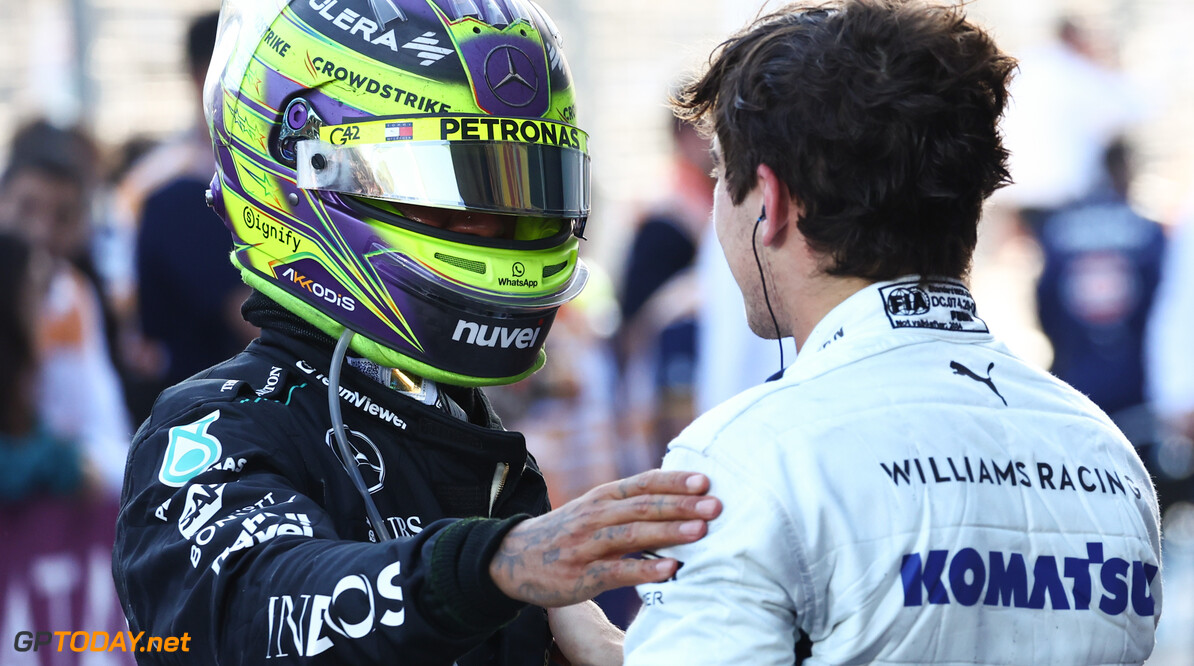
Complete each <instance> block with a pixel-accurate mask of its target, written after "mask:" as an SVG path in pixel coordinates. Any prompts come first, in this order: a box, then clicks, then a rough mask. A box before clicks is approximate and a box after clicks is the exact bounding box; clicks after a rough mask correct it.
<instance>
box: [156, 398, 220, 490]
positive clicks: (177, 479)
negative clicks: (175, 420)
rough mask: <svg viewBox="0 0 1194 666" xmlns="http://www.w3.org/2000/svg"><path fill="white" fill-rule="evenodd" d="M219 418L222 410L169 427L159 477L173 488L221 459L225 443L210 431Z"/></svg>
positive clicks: (179, 486)
mask: <svg viewBox="0 0 1194 666" xmlns="http://www.w3.org/2000/svg"><path fill="white" fill-rule="evenodd" d="M219 418H220V410H218V409H217V410H216V411H214V412H212V413H211V414H208V415H207V416H205V417H203V418H201V419H199V420H198V421H196V422H194V423H191V424H189V425H181V426H175V427H173V428H171V429H170V443H169V444H168V445H167V447H166V457H165V459H164V460H162V469H161V470H160V471H159V472H158V479H159V480H160V481H161V482H162V483H164V484H166V485H167V486H172V487H174V488H181V487H183V485H185V484H186V482H187V481H190V480H191V479H192V478H194V477H195V476H196V475H198V474H199V473H200V472H202V471H203V470H205V469H207V468H208V467H210V466H211V465H213V464H214V463H215V462H216V461H218V460H219V459H220V454H221V453H222V452H223V447H222V446H221V445H220V440H219V439H216V437H215V435H212V434H210V433H208V429H209V428H210V427H211V424H213V423H215V422H216V421H217V420H218V419H219Z"/></svg>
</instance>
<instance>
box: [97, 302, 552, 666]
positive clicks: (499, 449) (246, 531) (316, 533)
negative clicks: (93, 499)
mask: <svg viewBox="0 0 1194 666" xmlns="http://www.w3.org/2000/svg"><path fill="white" fill-rule="evenodd" d="M244 313H245V317H246V318H247V319H248V320H249V321H251V322H252V323H254V324H256V325H258V326H260V327H261V328H262V335H261V337H260V339H258V340H256V341H254V342H253V343H252V344H250V345H249V347H248V348H247V349H246V350H245V351H244V352H242V353H241V354H239V355H237V356H235V357H233V358H232V359H230V360H229V361H227V362H225V363H222V364H220V365H217V366H215V367H214V368H211V369H210V370H207V371H205V372H203V373H200V374H199V375H196V376H195V377H192V378H191V379H189V380H187V381H185V382H183V383H181V384H179V385H177V386H175V387H173V388H171V389H168V390H167V391H165V392H164V393H163V394H162V395H161V397H160V398H159V399H158V400H157V403H156V404H155V405H154V408H153V412H152V414H151V415H150V417H149V419H148V420H147V421H146V422H145V424H144V425H142V426H141V428H140V430H139V431H138V432H137V434H136V436H135V438H134V441H133V445H132V448H131V449H130V451H129V456H128V468H127V472H126V476H125V482H124V492H123V497H122V499H121V512H120V518H119V523H118V528H117V536H116V547H115V551H114V554H113V562H112V570H113V574H114V576H115V579H116V586H117V590H118V592H119V595H120V600H121V603H122V605H123V607H124V612H125V615H126V616H127V617H128V621H129V627H130V629H131V630H132V631H133V634H134V635H136V633H137V632H140V631H144V632H145V635H146V636H161V637H171V636H177V637H180V638H181V637H183V635H184V634H187V635H189V637H190V640H189V652H186V653H183V652H181V651H178V652H174V653H167V652H161V653H152V654H151V653H147V652H145V653H138V654H137V657H138V661H140V662H141V663H154V664H158V663H161V664H166V663H174V664H205V665H206V664H217V663H218V664H224V665H231V664H348V665H354V666H355V665H363V664H381V663H386V664H452V663H454V662H455V663H457V664H459V665H460V666H467V665H470V664H543V663H545V655H546V653H547V649H548V648H549V646H550V643H551V636H550V631H549V629H548V625H547V614H546V611H544V610H543V609H542V608H538V607H534V606H527V605H525V604H522V603H520V602H517V601H514V600H511V599H509V598H508V597H506V596H505V595H503V594H502V593H501V592H500V591H499V590H498V589H497V587H496V586H495V585H494V584H493V582H492V580H491V579H490V578H489V574H488V564H489V560H490V558H491V557H492V555H493V553H494V552H495V550H496V549H497V546H498V544H499V543H500V541H501V539H502V538H503V537H504V536H505V534H506V533H507V532H508V531H509V530H510V529H511V528H512V527H513V526H514V525H515V524H516V523H517V522H518V521H519V520H520V519H522V518H525V517H526V516H527V515H528V514H531V515H539V514H542V513H545V512H546V511H548V510H549V508H550V507H549V506H548V500H547V489H546V485H545V484H544V481H543V477H542V476H541V475H540V473H539V471H538V468H537V467H536V465H535V461H534V459H533V458H531V456H530V455H529V454H528V453H527V450H526V445H525V442H524V440H523V437H522V435H520V434H518V433H513V432H506V431H504V430H503V429H502V427H501V422H500V421H499V420H498V418H497V417H496V415H494V413H493V411H492V409H491V408H490V406H489V403H488V401H487V400H486V399H485V397H484V394H482V393H481V391H479V390H475V389H462V388H457V387H443V386H441V387H440V388H441V390H442V391H444V392H445V393H447V394H448V395H449V396H450V397H451V398H452V399H453V400H455V401H456V403H457V404H459V405H460V406H461V407H462V408H463V409H464V411H465V412H466V413H467V414H468V416H469V420H470V421H471V422H467V423H466V422H465V421H463V420H461V419H459V418H454V417H453V416H451V415H449V414H447V413H445V412H444V411H442V410H441V409H439V408H437V407H434V406H428V405H424V404H423V403H421V402H419V401H417V400H414V399H412V398H410V397H407V396H403V395H401V394H399V393H398V392H396V391H393V390H391V389H389V388H388V387H384V386H382V385H381V384H379V383H378V382H377V381H374V380H372V379H370V378H368V377H367V376H366V375H364V374H363V373H361V372H359V371H357V370H355V369H354V368H352V367H351V366H349V365H348V364H345V366H344V368H343V370H342V374H341V389H340V398H341V403H340V404H341V411H342V413H343V418H344V423H345V425H346V427H347V428H348V429H349V431H350V437H349V441H350V443H351V445H352V448H353V449H355V451H354V453H353V457H354V458H355V460H353V461H352V464H355V465H358V468H359V469H360V470H361V472H362V476H363V478H364V481H365V485H366V486H367V487H368V488H369V489H370V491H371V495H372V497H373V500H374V502H375V503H376V504H377V508H378V510H379V512H380V514H381V516H382V517H383V519H384V520H386V522H387V523H388V524H389V527H390V531H391V533H392V534H396V535H397V538H396V539H394V540H392V541H386V542H384V543H371V541H373V533H372V530H371V529H370V527H369V524H368V522H367V519H366V511H365V504H364V502H363V500H362V498H361V496H360V495H359V494H358V492H357V491H356V489H355V488H354V486H353V484H352V481H351V479H350V477H349V476H348V474H347V472H346V470H345V468H344V465H343V464H342V463H341V461H340V458H339V453H338V451H337V450H336V449H335V446H336V444H335V439H334V435H332V426H331V417H330V416H329V410H328V386H327V381H328V376H329V363H330V360H331V352H332V349H333V342H332V340H331V339H330V338H328V337H327V336H325V335H323V334H322V333H319V332H318V331H316V330H315V329H314V328H312V327H310V326H309V325H307V324H305V323H304V322H302V321H301V320H299V319H298V318H296V317H294V316H293V315H291V314H289V313H288V312H286V311H285V310H283V309H282V308H281V307H279V306H278V305H277V304H275V303H273V302H272V301H270V300H268V299H266V298H265V297H264V296H261V295H260V294H254V295H253V296H252V297H251V298H250V299H249V301H248V302H246V304H245V308H244ZM462 519H463V520H462Z"/></svg>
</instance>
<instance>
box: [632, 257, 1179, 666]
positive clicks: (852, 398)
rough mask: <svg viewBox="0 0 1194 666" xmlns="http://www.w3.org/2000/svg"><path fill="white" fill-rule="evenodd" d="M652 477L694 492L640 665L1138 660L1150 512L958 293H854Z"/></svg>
mask: <svg viewBox="0 0 1194 666" xmlns="http://www.w3.org/2000/svg"><path fill="white" fill-rule="evenodd" d="M663 467H664V469H676V470H691V471H699V472H703V473H705V474H707V475H708V476H709V477H710V478H711V479H712V490H711V491H710V492H711V494H713V495H716V496H717V497H719V498H720V499H721V500H722V502H723V504H724V506H725V510H724V512H723V513H722V515H721V516H720V517H719V518H718V519H716V520H715V521H713V522H712V523H711V524H710V531H709V535H708V536H707V537H705V538H704V539H702V540H700V541H698V542H696V543H694V544H691V545H686V546H682V547H677V548H671V549H666V550H664V551H662V552H661V554H663V555H667V556H671V557H676V558H678V559H679V560H680V561H682V562H683V566H682V567H681V568H680V570H679V572H678V573H677V576H676V577H675V578H674V579H673V580H671V581H667V582H664V583H659V584H653V585H643V586H640V587H639V588H638V591H639V594H640V596H641V597H642V599H643V602H644V607H643V609H642V611H641V612H640V614H639V616H638V618H637V620H636V621H635V623H634V624H633V626H632V627H631V629H630V632H629V634H628V636H627V641H626V655H627V658H626V663H627V664H631V665H634V666H639V665H642V664H740V665H746V664H750V665H751V666H756V665H761V664H791V663H794V662H795V663H805V664H843V663H880V664H897V663H898V664H912V663H939V664H963V663H965V664H1013V663H1014V664H1138V663H1141V662H1143V661H1144V660H1145V658H1146V657H1148V655H1149V653H1150V652H1151V651H1152V648H1153V634H1154V630H1155V627H1156V623H1157V619H1158V617H1159V616H1160V612H1161V576H1160V571H1159V568H1160V555H1161V553H1160V535H1159V521H1158V516H1157V502H1156V496H1155V493H1154V492H1153V488H1152V485H1151V483H1150V481H1149V477H1148V475H1147V473H1146V472H1145V470H1144V467H1143V465H1142V464H1141V462H1140V460H1139V458H1138V457H1137V455H1136V453H1135V452H1134V450H1133V449H1132V447H1131V446H1130V445H1129V444H1128V442H1127V441H1126V440H1125V439H1124V437H1123V436H1122V435H1121V434H1120V433H1119V431H1118V430H1117V429H1116V428H1115V426H1114V425H1112V423H1111V421H1110V420H1108V419H1107V417H1106V416H1105V415H1104V414H1103V413H1102V412H1100V411H1099V409H1098V408H1097V407H1095V406H1094V404H1093V403H1091V402H1090V401H1089V400H1087V399H1086V398H1085V397H1084V396H1082V395H1081V394H1079V393H1078V392H1076V391H1074V390H1073V389H1071V388H1070V387H1068V386H1067V385H1065V384H1063V383H1062V382H1060V381H1058V380H1057V379H1055V378H1053V377H1052V376H1050V375H1049V374H1047V373H1045V372H1043V371H1041V370H1038V369H1036V368H1034V367H1031V366H1030V365H1028V364H1027V363H1025V362H1023V361H1021V360H1019V359H1017V358H1016V357H1014V356H1012V355H1011V354H1010V353H1009V352H1008V350H1007V349H1006V348H1005V347H1004V346H1003V345H1002V344H1000V343H998V342H996V341H995V339H994V338H993V337H992V336H991V334H990V333H989V332H988V330H987V326H986V324H985V323H984V322H983V321H982V320H981V319H979V318H978V317H977V316H976V315H975V307H974V301H973V300H972V298H971V296H970V294H969V293H968V292H967V290H966V289H965V287H964V286H963V285H962V284H961V283H957V282H943V281H937V282H926V283H923V284H922V283H920V282H919V280H918V278H915V277H911V278H906V279H903V280H899V281H896V282H886V283H880V284H875V285H872V286H870V287H868V288H866V289H863V290H862V291H860V292H858V293H856V294H854V295H853V296H851V297H850V298H849V299H847V300H846V301H845V302H843V303H842V304H840V305H839V306H838V307H836V308H835V309H834V310H832V311H831V312H830V313H829V314H828V315H827V316H826V317H825V318H824V319H823V320H822V321H821V322H820V323H819V324H818V325H817V326H816V328H815V329H814V330H813V332H812V334H811V335H810V337H809V339H808V340H807V342H806V343H805V345H804V347H803V349H802V351H801V352H800V356H799V357H798V358H797V360H796V361H795V362H794V363H793V364H792V365H791V366H790V367H788V368H787V369H786V371H785V372H784V373H783V376H782V377H781V378H779V379H777V380H775V381H771V382H768V383H766V384H764V385H762V386H758V387H755V388H753V389H750V390H748V391H746V392H744V393H742V394H740V395H738V396H736V397H735V398H733V399H731V400H729V401H727V402H726V403H723V404H722V405H720V406H718V407H717V408H715V409H713V410H711V411H710V412H709V413H707V414H705V415H704V416H702V417H701V418H699V419H698V420H697V421H696V422H694V423H693V424H692V425H691V426H690V427H689V428H688V429H686V430H685V431H684V432H683V433H682V434H681V435H680V436H679V437H677V438H676V439H675V440H674V441H673V442H672V443H671V445H670V447H669V449H668V454H667V456H666V458H665V459H664V464H663Z"/></svg>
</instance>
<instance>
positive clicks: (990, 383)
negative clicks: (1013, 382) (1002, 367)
mask: <svg viewBox="0 0 1194 666" xmlns="http://www.w3.org/2000/svg"><path fill="white" fill-rule="evenodd" d="M949 367H951V368H953V370H954V374H955V375H963V376H966V377H969V378H971V379H973V380H974V381H976V382H980V383H982V384H986V385H987V388H989V389H991V392H992V393H994V394H995V395H997V396H999V399H1000V400H1003V405H1004V406H1005V407H1006V406H1007V400H1006V399H1005V398H1004V397H1003V396H1002V395H1001V394H1000V393H999V389H997V388H995V381H994V380H992V379H991V369H992V368H994V367H995V364H994V363H991V364H990V365H988V366H987V376H986V377H980V376H978V375H976V374H975V373H974V371H973V370H971V369H970V368H967V367H966V366H964V365H962V364H961V363H958V362H957V361H950V362H949Z"/></svg>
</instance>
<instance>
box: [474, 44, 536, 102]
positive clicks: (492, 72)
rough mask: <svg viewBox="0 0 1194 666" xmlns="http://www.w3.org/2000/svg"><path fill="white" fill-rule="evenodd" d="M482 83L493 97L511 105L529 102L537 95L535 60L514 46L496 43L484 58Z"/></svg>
mask: <svg viewBox="0 0 1194 666" xmlns="http://www.w3.org/2000/svg"><path fill="white" fill-rule="evenodd" d="M485 82H486V83H488V84H489V89H490V90H492V91H493V94H494V96H496V97H497V98H498V99H499V100H501V101H502V102H504V103H505V104H506V105H508V106H512V107H514V108H521V107H524V106H527V105H529V104H530V103H531V102H533V101H535V96H536V95H538V94H539V75H538V74H537V73H535V64H534V62H532V61H531V57H530V56H528V55H527V54H526V53H523V52H522V51H521V50H520V49H518V48H516V47H514V46H509V45H504V46H499V47H497V48H495V49H494V50H492V51H490V52H489V55H488V56H486V57H485Z"/></svg>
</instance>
